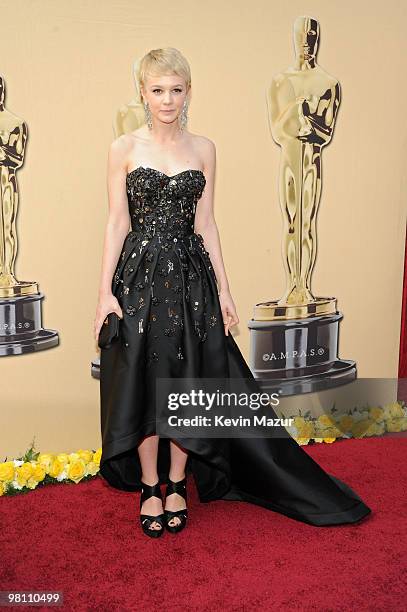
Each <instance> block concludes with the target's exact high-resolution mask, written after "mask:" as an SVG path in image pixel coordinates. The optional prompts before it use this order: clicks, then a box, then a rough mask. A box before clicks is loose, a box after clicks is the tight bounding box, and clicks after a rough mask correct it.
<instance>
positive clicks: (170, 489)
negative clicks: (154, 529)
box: [164, 477, 188, 533]
mask: <svg viewBox="0 0 407 612" xmlns="http://www.w3.org/2000/svg"><path fill="white" fill-rule="evenodd" d="M172 493H178V495H181V497H183V498H184V499H185V505H186V502H187V479H186V477H185V478H183V479H182V480H179V481H178V482H173V481H172V480H170V479H168V484H167V491H166V498H167V497H168V496H169V495H171V494H172ZM164 515H165V527H166V529H167V530H168V531H169V532H170V533H178V532H179V531H181V530H182V529H184V527H185V525H186V522H187V516H188V510H187V509H186V508H184V509H183V510H164ZM174 517H178V518H179V520H180V523H178V525H169V524H168V523H169V521H170V520H171V519H173V518H174Z"/></svg>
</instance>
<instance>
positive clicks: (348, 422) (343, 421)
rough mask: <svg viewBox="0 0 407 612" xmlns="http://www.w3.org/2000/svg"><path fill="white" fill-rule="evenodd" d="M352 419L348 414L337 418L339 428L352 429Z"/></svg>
mask: <svg viewBox="0 0 407 612" xmlns="http://www.w3.org/2000/svg"><path fill="white" fill-rule="evenodd" d="M352 425H353V419H352V417H351V416H350V415H349V414H345V415H343V416H342V417H341V418H340V420H339V428H340V429H341V430H342V431H349V430H351V429H352Z"/></svg>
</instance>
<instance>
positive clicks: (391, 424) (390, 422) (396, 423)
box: [386, 419, 402, 433]
mask: <svg viewBox="0 0 407 612" xmlns="http://www.w3.org/2000/svg"><path fill="white" fill-rule="evenodd" d="M401 420H402V419H387V421H386V427H387V431H391V432H393V433H394V432H397V431H402V429H401Z"/></svg>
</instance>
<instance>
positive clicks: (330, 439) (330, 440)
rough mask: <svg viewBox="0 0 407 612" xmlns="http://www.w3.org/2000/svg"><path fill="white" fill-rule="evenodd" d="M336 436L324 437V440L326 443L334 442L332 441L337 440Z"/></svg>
mask: <svg viewBox="0 0 407 612" xmlns="http://www.w3.org/2000/svg"><path fill="white" fill-rule="evenodd" d="M335 440H336V438H324V442H326V444H332V442H335Z"/></svg>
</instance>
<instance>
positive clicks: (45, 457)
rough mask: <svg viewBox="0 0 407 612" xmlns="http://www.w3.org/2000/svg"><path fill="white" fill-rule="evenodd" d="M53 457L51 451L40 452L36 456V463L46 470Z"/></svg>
mask: <svg viewBox="0 0 407 612" xmlns="http://www.w3.org/2000/svg"><path fill="white" fill-rule="evenodd" d="M53 459H54V455H53V454H52V453H40V454H39V455H38V457H37V463H39V464H41V465H43V466H44V467H45V469H46V470H48V468H49V466H50V465H51V463H52V461H53Z"/></svg>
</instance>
